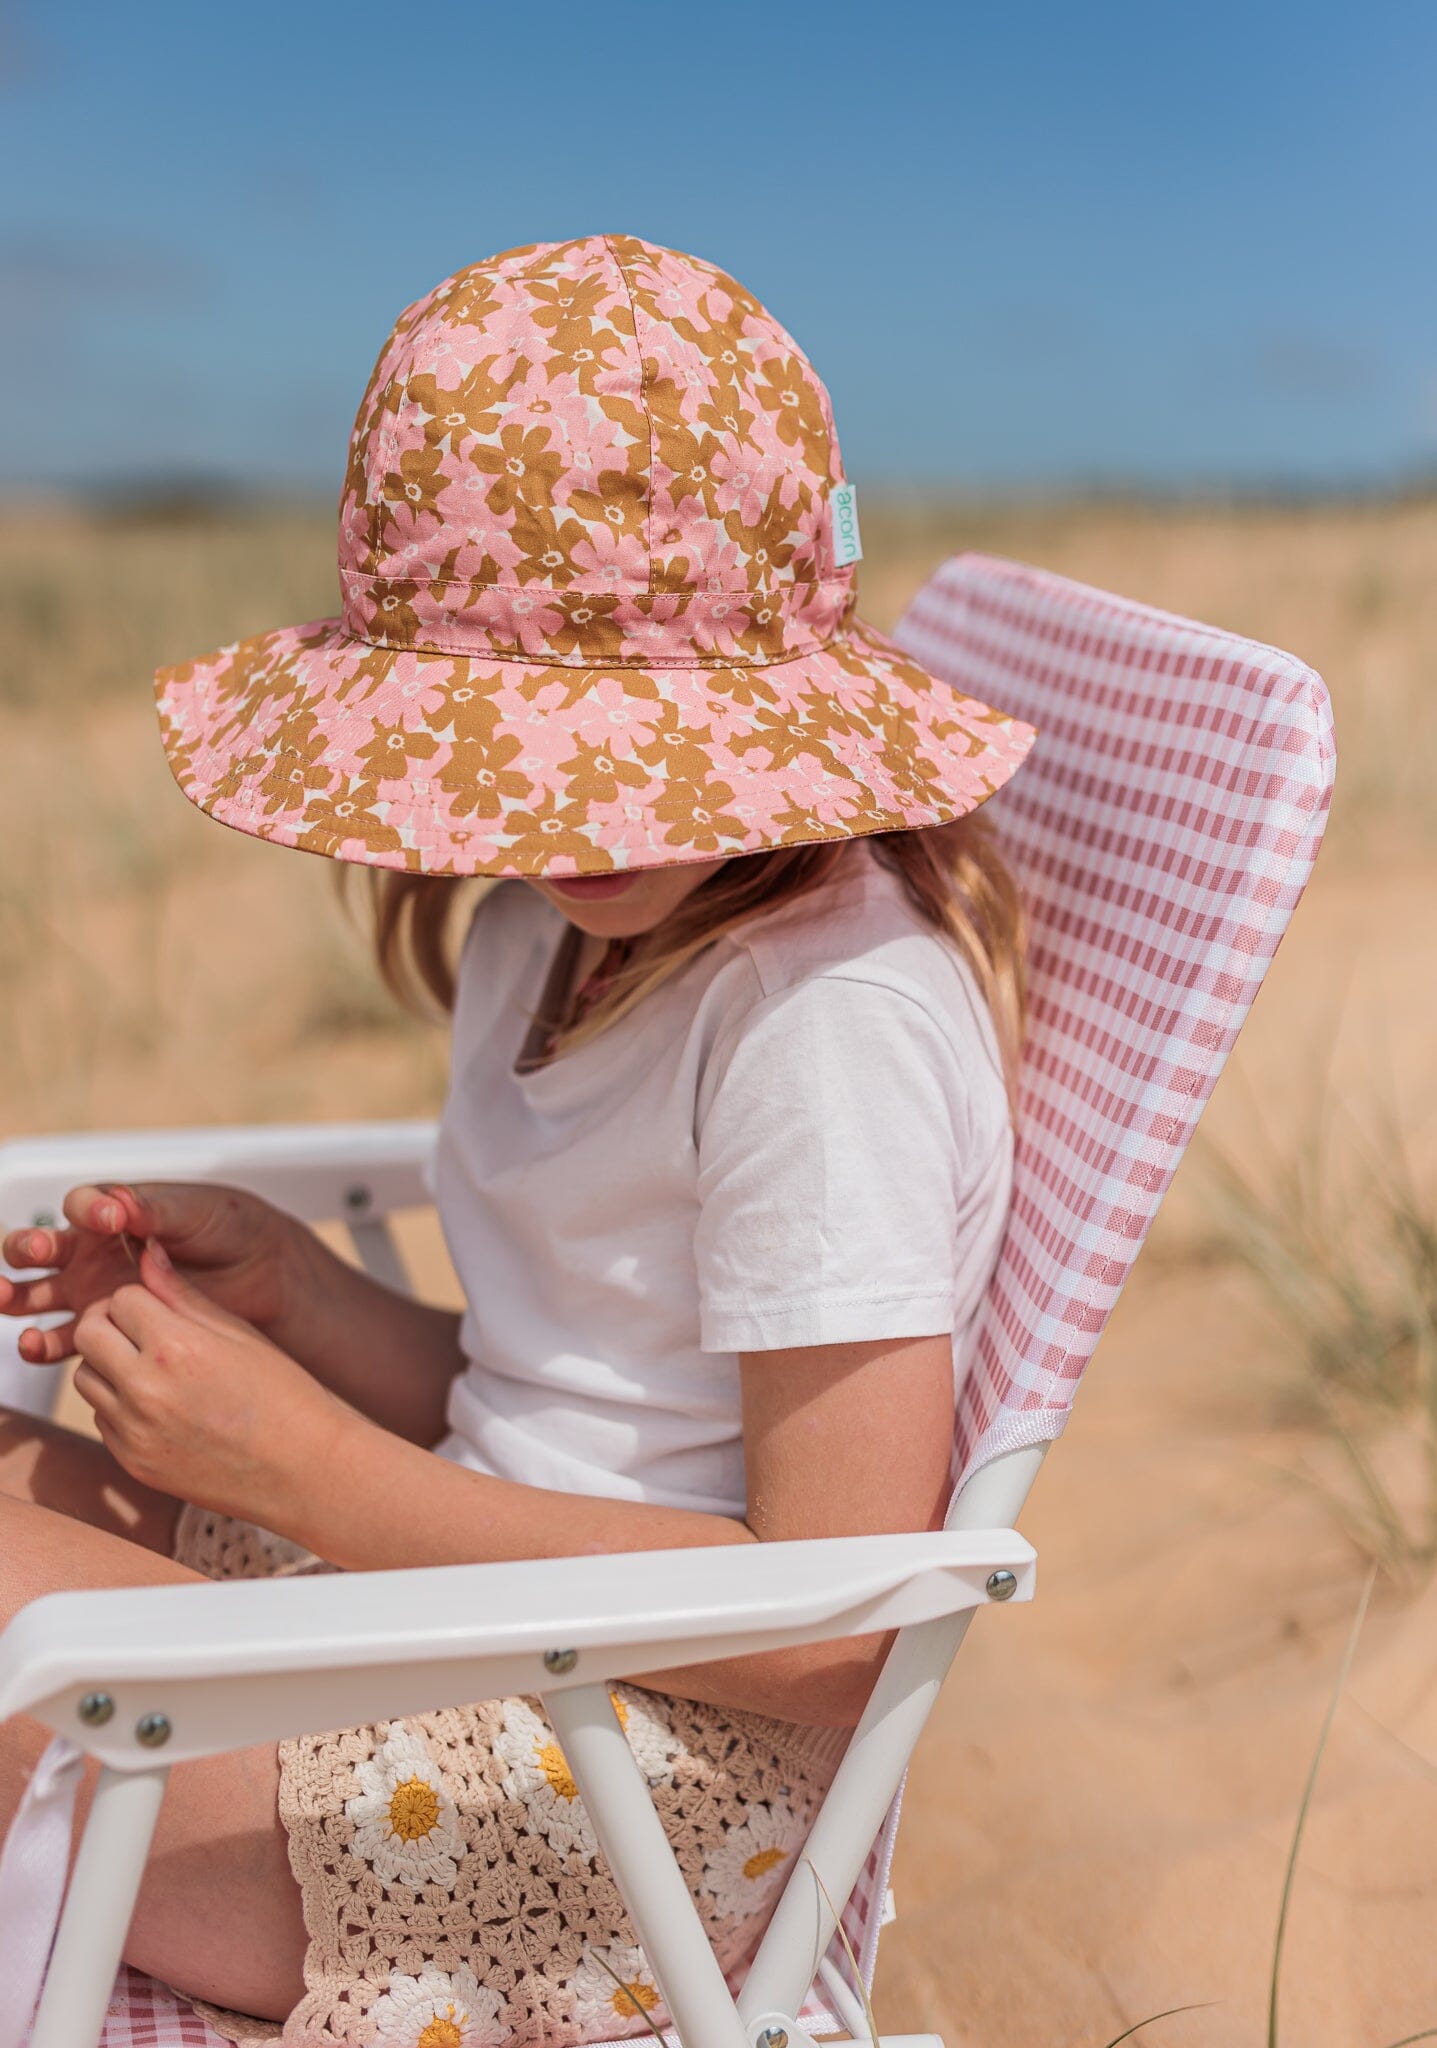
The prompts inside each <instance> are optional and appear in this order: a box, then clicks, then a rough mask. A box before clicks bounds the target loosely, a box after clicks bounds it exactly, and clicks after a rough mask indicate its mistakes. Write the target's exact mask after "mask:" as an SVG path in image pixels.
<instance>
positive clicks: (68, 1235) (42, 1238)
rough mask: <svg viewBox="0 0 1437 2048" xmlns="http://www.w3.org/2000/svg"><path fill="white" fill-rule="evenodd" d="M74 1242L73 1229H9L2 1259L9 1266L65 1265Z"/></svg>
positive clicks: (1, 1244) (1, 1248) (0, 1251)
mask: <svg viewBox="0 0 1437 2048" xmlns="http://www.w3.org/2000/svg"><path fill="white" fill-rule="evenodd" d="M74 1243H75V1233H74V1231H73V1230H8V1231H6V1233H5V1237H4V1240H3V1242H0V1259H3V1260H4V1261H5V1263H6V1265H7V1266H63V1265H64V1263H65V1261H66V1259H68V1258H69V1256H70V1252H71V1249H72V1248H73V1246H74Z"/></svg>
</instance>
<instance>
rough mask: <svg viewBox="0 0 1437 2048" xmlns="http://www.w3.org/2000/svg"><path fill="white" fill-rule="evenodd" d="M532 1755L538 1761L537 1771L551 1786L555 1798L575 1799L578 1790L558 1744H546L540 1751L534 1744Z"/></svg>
mask: <svg viewBox="0 0 1437 2048" xmlns="http://www.w3.org/2000/svg"><path fill="white" fill-rule="evenodd" d="M534 1753H535V1755H536V1756H537V1757H538V1759H539V1769H540V1770H541V1771H542V1772H543V1773H544V1776H545V1777H546V1778H547V1779H548V1780H549V1783H550V1784H551V1785H552V1786H553V1788H554V1792H555V1794H556V1796H557V1797H558V1798H560V1799H577V1798H578V1796H579V1788H578V1786H577V1785H576V1784H575V1783H574V1780H573V1779H572V1778H571V1777H570V1775H569V1766H568V1764H567V1762H566V1761H565V1759H564V1752H563V1750H562V1749H560V1747H559V1745H558V1743H557V1742H546V1743H545V1744H544V1746H543V1748H542V1749H541V1748H540V1747H539V1745H538V1743H535V1745H534Z"/></svg>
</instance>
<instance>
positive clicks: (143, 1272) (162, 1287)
mask: <svg viewBox="0 0 1437 2048" xmlns="http://www.w3.org/2000/svg"><path fill="white" fill-rule="evenodd" d="M140 1278H141V1279H142V1280H143V1281H144V1283H145V1285H146V1286H147V1287H148V1288H149V1290H150V1292H151V1294H153V1295H155V1296H156V1297H157V1298H158V1299H159V1300H160V1301H162V1302H164V1303H165V1305H166V1307H167V1308H172V1309H174V1310H176V1311H177V1312H178V1313H179V1314H180V1315H186V1316H189V1317H191V1318H192V1319H193V1320H194V1321H195V1322H201V1323H214V1324H219V1323H228V1322H229V1321H230V1320H231V1318H230V1317H228V1316H226V1314H225V1312H224V1310H223V1309H221V1308H217V1307H216V1306H215V1304H214V1303H213V1302H212V1301H211V1300H210V1298H209V1296H208V1295H207V1294H202V1293H201V1291H200V1289H199V1288H198V1287H196V1286H195V1285H194V1283H193V1282H192V1281H190V1280H187V1279H186V1278H185V1276H184V1274H183V1273H181V1272H180V1271H179V1270H178V1268H177V1267H176V1265H175V1263H174V1261H173V1260H172V1259H171V1257H170V1255H169V1253H168V1252H167V1251H166V1250H165V1248H164V1246H163V1245H162V1244H161V1243H160V1240H159V1239H158V1238H157V1237H147V1238H146V1239H145V1246H144V1251H143V1253H142V1254H141V1260H140Z"/></svg>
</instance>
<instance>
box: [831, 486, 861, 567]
mask: <svg viewBox="0 0 1437 2048" xmlns="http://www.w3.org/2000/svg"><path fill="white" fill-rule="evenodd" d="M828 504H829V511H830V514H831V516H832V519H833V561H834V566H835V567H836V568H839V569H846V568H847V567H848V565H849V563H850V562H857V561H861V560H862V558H863V542H862V541H861V540H860V538H859V534H858V490H857V487H856V486H855V485H853V484H835V485H834V486H833V488H832V490H831V491H830V492H829V496H828Z"/></svg>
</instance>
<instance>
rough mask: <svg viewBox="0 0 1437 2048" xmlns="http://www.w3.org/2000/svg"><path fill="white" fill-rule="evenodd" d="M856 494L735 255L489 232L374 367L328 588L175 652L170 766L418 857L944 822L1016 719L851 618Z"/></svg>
mask: <svg viewBox="0 0 1437 2048" xmlns="http://www.w3.org/2000/svg"><path fill="white" fill-rule="evenodd" d="M847 501H848V493H847V491H846V488H844V475H843V465H842V462H841V460H840V457H839V451H838V441H837V438H836V436H835V433H834V428H833V416H832V410H831V407H830V405H829V400H828V393H827V392H826V391H825V390H824V387H823V385H822V384H821V383H820V382H819V380H818V378H817V377H816V376H815V374H814V372H813V369H812V368H811V366H810V365H809V363H808V361H807V359H806V358H805V356H804V355H803V353H802V351H801V350H800V349H799V348H798V346H797V345H796V343H795V342H794V341H793V340H792V339H791V337H790V336H789V335H788V334H786V333H785V332H784V330H783V328H782V327H780V326H779V324H778V322H777V321H776V320H774V319H773V318H772V316H771V315H770V314H769V313H767V312H766V311H765V310H764V308H763V307H762V306H761V305H759V304H758V302H757V301H756V300H755V299H753V298H752V297H750V295H749V294H748V293H747V292H745V291H744V290H743V288H742V287H741V286H740V285H738V284H736V283H735V282H734V281H733V279H732V278H730V277H726V276H725V275H724V273H723V272H722V271H719V270H716V269H714V268H713V266H712V265H710V264H707V263H703V262H700V261H699V260H698V259H697V258H695V257H692V256H682V255H679V254H677V253H675V252H674V251H673V250H670V249H660V248H655V247H654V246H652V245H651V244H650V243H648V242H641V241H638V240H636V239H634V238H633V237H632V236H627V235H594V236H587V237H585V238H583V239H581V240H578V241H572V242H557V243H549V244H546V245H541V246H536V247H530V248H524V249H513V250H509V251H508V252H507V253H505V254H503V255H500V256H493V257H490V258H489V259H488V260H487V261H485V262H483V263H476V264H473V265H472V266H471V267H470V268H469V269H467V270H461V271H459V272H458V273H457V274H456V275H455V276H453V277H451V278H448V279H446V280H445V282H444V283H443V284H441V285H438V286H436V288H435V289H434V290H433V291H432V292H430V293H429V294H428V296H427V297H425V298H422V299H420V300H419V301H418V302H417V303H416V304H415V305H413V306H411V307H410V308H409V309H408V310H407V311H406V312H405V313H403V314H401V316H400V318H399V321H398V324H397V325H396V327H395V329H394V332H393V334H392V335H391V336H390V338H389V341H388V342H387V343H386V345H385V348H384V350H383V353H382V354H381V356H380V358H379V361H378V363H377V364H376V366H375V369H374V373H373V375H372V376H371V378H370V380H369V388H368V390H367V391H366V392H365V394H364V398H363V401H362V403H361V405H360V408H359V415H358V418H357V419H356V421H355V425H354V433H353V437H352V440H351V444H350V454H349V467H348V471H347V473H346V476H345V480H344V488H343V493H342V496H341V499H340V520H339V581H340V589H341V593H342V599H341V601H342V612H341V616H340V617H339V618H337V619H321V620H319V621H317V622H316V623H313V624H310V625H305V626H291V627H287V628H283V629H281V630H280V631H278V632H272V633H264V634H261V635H259V636H258V637H257V638H255V639H250V640H242V641H240V642H238V643H237V644H236V645H234V646H231V647H226V648H223V649H221V650H220V652H219V653H217V654H212V655H209V656H207V657H206V658H204V659H203V660H200V661H192V662H186V663H184V664H183V665H181V666H179V667H175V668H166V669H162V670H160V672H159V674H158V676H157V677H156V693H157V697H158V703H159V712H160V724H161V732H162V736H163V739H164V744H165V749H166V752H167V754H168V756H169V761H170V766H171V768H172V769H173V771H174V774H175V778H176V780H177V781H178V783H179V785H180V787H181V789H182V790H183V791H184V793H185V795H186V796H187V797H189V798H190V799H191V801H192V802H194V803H195V804H198V805H199V807H200V808H201V809H202V810H205V811H208V812H209V813H210V814H211V815H212V816H213V817H216V818H218V819H220V820H221V821H222V822H223V823H224V824H226V825H233V826H235V827H237V828H238V829H239V830H240V831H242V832H249V833H253V834H254V835H255V836H257V837H259V838H262V839H272V840H276V841H278V842H279V843H280V844H281V845H285V846H298V847H302V848H305V849H307V850H308V851H310V852H313V853H321V854H328V855H330V856H332V857H333V858H336V859H338V860H346V861H359V862H365V863H368V864H370V865H373V866H378V867H391V868H405V869H409V870H412V871H415V872H418V873H425V874H452V875H471V874H477V875H533V874H540V873H545V874H552V875H559V876H562V875H571V874H592V873H596V872H600V871H603V870H606V869H617V868H650V867H666V866H671V865H674V864H675V863H678V862H683V861H690V860H703V859H709V858H712V857H713V856H714V855H716V854H737V853H753V852H757V851H759V850H760V849H763V848H768V847H776V846H794V845H800V844H803V843H805V842H808V841H814V840H825V839H838V838H848V837H852V836H854V835H857V834H861V833H868V832H889V831H896V830H903V829H907V828H912V827H918V826H925V825H936V824H941V823H943V822H945V821H946V820H948V819H951V818H956V817H961V816H962V815H963V814H964V813H965V812H967V811H971V810H973V809H974V808H975V807H976V806H977V805H978V804H980V803H982V802H983V800H984V798H985V797H987V796H989V795H990V794H991V793H992V792H993V791H994V790H995V789H997V788H998V787H999V786H1000V785H1001V784H1002V783H1004V782H1006V781H1007V779H1008V777H1009V776H1010V775H1011V774H1012V773H1013V771H1014V770H1015V769H1016V768H1017V767H1018V765H1019V764H1020V762H1021V761H1022V759H1023V757H1024V755H1025V754H1026V753H1027V751H1028V748H1029V746H1030V745H1031V743H1032V739H1033V733H1032V729H1031V728H1030V727H1028V726H1026V725H1023V724H1020V723H1019V722H1018V721H1017V720H1015V719H1011V718H1007V717H1005V716H1004V715H1003V714H1002V713H1001V712H998V711H994V710H991V709H990V708H989V707H988V706H987V705H984V704H980V703H978V702H976V701H975V700H974V699H972V698H968V697H965V696H962V695H960V694H959V693H957V692H955V691H954V690H953V689H951V688H950V687H949V686H948V685H947V684H945V683H942V682H939V681H937V680H936V679H934V678H933V677H931V676H930V675H928V674H927V672H926V671H925V670H923V669H922V668H920V667H919V666H918V665H917V664H916V663H915V662H913V661H911V660H910V659H909V658H908V657H907V655H905V654H903V653H901V652H900V651H899V649H898V648H897V647H895V646H894V645H893V644H892V643H891V642H890V641H888V640H886V639H884V638H883V637H882V635H880V634H879V633H877V632H875V631H874V630H873V629H872V628H871V627H869V626H866V625H864V624H862V623H861V622H860V621H859V620H857V619H856V618H855V617H854V616H853V603H854V579H855V572H854V568H853V566H852V562H853V558H854V557H855V556H856V552H857V550H856V546H855V545H854V542H853V539H852V536H851V534H850V532H849V530H848V528H847V525H846V519H845V518H844V516H843V515H844V513H845V512H846V505H847ZM835 502H836V504H837V508H838V511H837V516H836V511H835Z"/></svg>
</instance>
